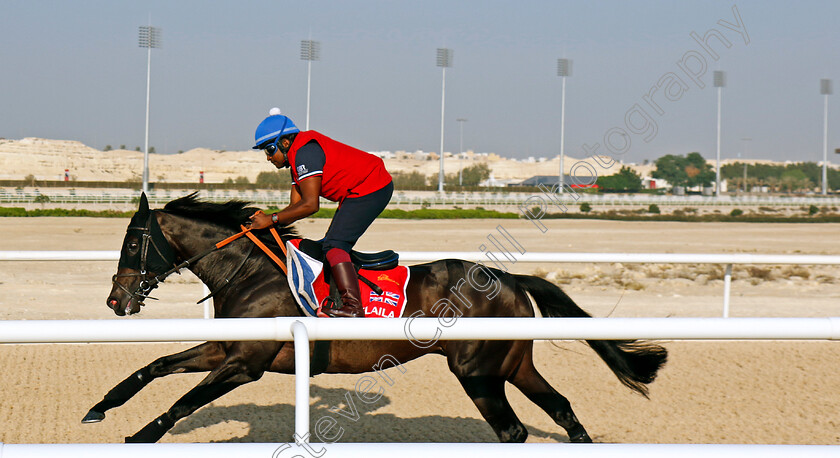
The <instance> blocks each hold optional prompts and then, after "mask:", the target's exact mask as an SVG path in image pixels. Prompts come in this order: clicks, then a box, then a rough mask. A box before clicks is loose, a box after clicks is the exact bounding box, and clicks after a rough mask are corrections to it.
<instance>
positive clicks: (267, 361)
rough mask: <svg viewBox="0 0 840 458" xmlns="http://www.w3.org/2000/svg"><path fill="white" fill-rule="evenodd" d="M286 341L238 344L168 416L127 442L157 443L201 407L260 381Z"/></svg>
mask: <svg viewBox="0 0 840 458" xmlns="http://www.w3.org/2000/svg"><path fill="white" fill-rule="evenodd" d="M283 344H284V342H237V343H234V344H233V345H232V346H231V348H230V350H229V351H228V352H227V356H226V357H225V359H224V361H223V362H222V363H221V364H220V365H219V366H218V367H216V368H215V369H213V370H212V371H211V372H210V374H208V375H207V377H206V378H205V379H204V380H202V381H201V383H199V384H198V385H196V387H195V388H193V389H191V390H190V391H189V392H187V394H185V395H184V396H183V397H182V398H181V399H179V400H178V401H177V402H176V403H175V404H173V405H172V407H170V408H169V410H168V411H166V413H164V414H163V415H161V416H159V417H158V418H156V419H155V420H154V421H152V422H151V423H149V424H148V425H146V426H145V427H143V429H141V430H140V431H138V432H137V433H136V434H135V435H133V436H131V437H126V438H125V441H126V442H143V443H151V442H157V441H158V440H159V439H160V438H161V437H163V435H164V434H166V432H167V431H169V430H170V429H172V427H173V426H175V422H177V421H178V420H180V419H182V418H184V417H186V416H188V415H190V414H192V413H193V412H195V411H196V410H198V409H199V408H200V407H202V406H204V405H205V404H208V403H210V402H212V401H214V400H216V399H218V398H220V397H221V396H223V395H225V394H227V393H229V392H230V391H232V390H233V389H234V388H236V387H238V386H240V385H244V384H246V383H249V382H253V381H255V380H259V378H260V377H262V375H263V373H265V371H266V370H268V368H269V366H270V365H271V361H272V360H273V359H274V356H275V355H276V354H277V352H279V351H280V349H281V348H282V347H283Z"/></svg>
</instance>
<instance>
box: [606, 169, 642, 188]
mask: <svg viewBox="0 0 840 458" xmlns="http://www.w3.org/2000/svg"><path fill="white" fill-rule="evenodd" d="M596 184H597V185H598V186H599V187H600V188H601V189H602V190H603V191H605V192H639V191H640V190H641V189H642V177H640V176H639V174H637V173H636V172H634V171H633V169H631V168H630V167H622V168H621V170H619V171H618V173H616V174H615V175H609V176H605V177H598V178H597V180H596Z"/></svg>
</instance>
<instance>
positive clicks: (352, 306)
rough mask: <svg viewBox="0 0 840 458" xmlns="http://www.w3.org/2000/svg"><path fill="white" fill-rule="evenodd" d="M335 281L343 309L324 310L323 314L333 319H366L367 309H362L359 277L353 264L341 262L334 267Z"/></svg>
mask: <svg viewBox="0 0 840 458" xmlns="http://www.w3.org/2000/svg"><path fill="white" fill-rule="evenodd" d="M332 274H333V280H335V286H336V287H337V288H338V292H339V294H341V308H339V309H331V308H328V309H324V310H323V312H324V313H326V314H327V315H329V316H332V317H343V318H364V316H365V309H364V307H362V301H361V296H362V294H361V293H360V292H359V277H358V276H357V275H356V268H355V267H353V263H352V262H340V263H338V264H336V265H334V266H332Z"/></svg>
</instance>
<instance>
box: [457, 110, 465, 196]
mask: <svg viewBox="0 0 840 458" xmlns="http://www.w3.org/2000/svg"><path fill="white" fill-rule="evenodd" d="M456 121H458V131H459V138H460V141H459V145H460V148H459V149H458V155H459V156H462V155H463V154H464V123H465V122H467V118H458V119H456ZM458 164H459V167H458V186H463V185H464V158H463V157H459V158H458Z"/></svg>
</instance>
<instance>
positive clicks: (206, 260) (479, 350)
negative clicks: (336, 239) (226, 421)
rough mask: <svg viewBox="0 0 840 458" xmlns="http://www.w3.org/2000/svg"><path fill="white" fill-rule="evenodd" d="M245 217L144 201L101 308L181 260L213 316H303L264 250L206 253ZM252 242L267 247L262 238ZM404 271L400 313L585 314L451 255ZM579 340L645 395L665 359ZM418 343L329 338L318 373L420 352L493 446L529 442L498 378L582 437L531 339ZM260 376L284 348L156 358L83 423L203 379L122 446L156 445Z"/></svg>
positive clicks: (123, 300)
mask: <svg viewBox="0 0 840 458" xmlns="http://www.w3.org/2000/svg"><path fill="white" fill-rule="evenodd" d="M255 211H256V208H252V207H248V206H247V203H246V202H240V201H230V202H227V203H223V204H217V203H210V202H205V201H201V200H198V199H196V197H195V194H191V195H189V196H186V197H182V198H179V199H177V200H174V201H172V202H169V203H168V204H166V206H165V207H164V208H163V209H162V210H150V209H149V207H148V202H147V200H146V197H145V195H143V196H142V197H141V202H140V208H139V210H138V211H137V213H135V214H134V217H133V218H132V220H131V223H130V224H129V227H128V231H127V233H126V237H125V241H124V242H123V246H122V251H121V256H120V261H119V267H118V270H117V274H116V275H115V276H114V279H113V282H114V287H113V289H112V290H111V293H110V295H109V297H108V300H107V304H108V306H109V307H110V308H111V309H113V311H114V312H115V313H116V314H117V315H120V316H123V315H126V314H133V313H137V312H139V311H140V306H141V305H142V302H143V299H145V297H146V296H147V295H148V293H149V291H150V290H151V289H153V288H154V286H155V285H156V283H158V281H159V280H160V276H165V275H166V274H168V273H171V271H172V270H174V269H173V267H174V266H175V265H176V264H178V263H182V265H183V264H186V263H184V261H185V260H188V261H190V262H189V265H188V268H189V269H190V270H191V271H192V272H193V273H195V274H196V275H197V276H198V278H199V279H201V281H202V282H204V283H205V284H206V285H207V286H208V287H209V288H210V290H211V291H214V292H216V293H215V299H214V304H215V316H216V317H225V318H233V317H251V318H257V317H277V316H298V315H301V312H300V310H299V309H298V306H297V305H296V303H295V300H294V298H293V296H292V292H291V290H290V289H289V286H288V283H287V279H286V277H285V275H284V274H283V272H282V271H281V270H280V269H278V268H277V266H276V265H274V264H273V263H272V262H271V261H270V260H269V258H268V257H267V256H266V255H264V254H263V253H262V252H260V251H259V250H256V251H253V250H252V248H253V243H252V242H251V241H249V240H247V239H245V238H242V239H239V240H236V241H234V242H231V243H230V244H229V245H227V246H225V247H224V248H221V249H214V244H216V243H217V242H219V241H220V240H222V239H225V238H227V237H230V236H232V235H233V234H235V233H237V232H239V230H240V224H241V223H243V222H244V221H247V219H248V216H250V215H252V214H253V213H254V212H255ZM279 229H280V230H279V232H280V235H281V237H282V238H283V239H284V240H285V239H288V238H292V237H295V234H294V231H293V229H292V228H291V227H285V228H279ZM255 232H256V231H255ZM260 238H261V239H262V240H263V242H264V243H265V244H266V245H268V246H270V247H273V248H277V243H276V242H274V240H272V238H271V237H269V236H268V235H267V234H262V235H261V236H260ZM410 269H411V271H410V275H411V282H410V284H409V287H408V290H407V297H408V304H407V307H406V311H405V316H410V315H412V314H413V313H417V312H418V311H421V312H422V314H423V315H424V316H429V317H434V316H437V317H443V318H448V319H451V318H452V317H453V315H462V316H465V317H533V316H534V310H533V308H532V305H531V301H530V300H529V298H528V295H529V294H530V296H531V297H533V299H534V302H535V303H536V307H537V308H539V310H540V312H541V313H542V315H543V316H544V317H546V319H550V317H580V318H585V317H589V315H588V314H587V313H586V312H585V311H583V310H582V309H581V308H580V307H578V306H577V305H576V304H575V303H574V302H573V301H572V300H571V299H570V298H569V297H568V296H567V295H566V294H565V293H564V292H563V291H561V290H560V288H558V287H557V286H555V285H554V284H552V283H550V282H548V281H545V280H543V279H541V278H538V277H533V276H527V275H512V274H508V273H505V272H502V271H500V270H497V269H491V268H487V267H484V266H482V265H481V264H474V263H471V262H467V261H462V260H457V259H445V260H440V261H435V262H430V263H426V264H420V265H415V266H411V267H410ZM162 274H163V275H162ZM156 276H158V277H156ZM444 299H445V300H444ZM441 304H447V306H441ZM324 319H340V320H347V326H353V319H348V318H324ZM588 343H589V345H590V347H592V349H593V350H595V352H596V353H597V354H598V355H599V356H600V357H601V358H602V359H603V360H604V362H605V363H606V364H607V365H608V366H609V368H610V369H612V371H613V373H615V375H616V376H617V377H618V379H619V380H620V381H621V383H623V384H624V385H626V386H628V387H629V388H631V389H632V390H634V391H636V392H638V393H639V394H642V395H644V396H647V386H646V385H647V384H649V383H651V382H653V380H654V379H655V377H656V373H657V371H658V370H659V369H660V368H661V367H662V366H663V365H664V364H665V361H666V358H667V352H666V350H665V349H664V348H662V347H660V346H658V345H654V344H652V343H647V342H640V341H605V340H593V341H588ZM312 345H313V347H314V346H315V345H316V344H315V343H313V344H312ZM421 347H424V345H417V344H416V343H415V342H410V341H335V342H332V343H331V347H330V350H329V353H328V355H327V356H326V357H325V361H324V363H323V364H322V365H321V370H320V371H318V373H362V372H369V371H372V370H374V369H375V368H378V367H381V366H382V365H383V364H384V362H383V359H384V358H383V357H384V356H386V355H389V357H390V358H393V360H392V361H391V362H390V363H389V364H390V365H391V366H394V365H396V364H394V362H393V361H394V360H395V361H397V362H398V363H401V362H406V361H409V360H412V359H414V358H417V357H419V356H423V355H425V354H429V353H436V354H441V355H444V356H445V357H446V359H447V362H448V365H449V369H450V370H451V371H452V373H454V374H455V376H456V377H457V378H458V380H459V381H460V382H461V385H462V386H463V388H464V391H466V393H467V395H468V396H469V397H470V398H471V399H472V401H473V402H474V403H475V405H476V407H477V408H478V410H479V412H481V415H482V416H483V417H484V419H485V420H486V421H487V422H488V423H489V424H490V426H491V427H492V428H493V431H495V433H496V435H497V436H498V437H499V440H500V441H502V442H524V441H525V438H526V437H527V435H528V433H527V431H526V429H525V426H523V424H522V423H521V422H520V421H519V419H518V418H517V417H516V414H515V413H514V412H513V409H512V408H511V406H510V404H509V403H508V401H507V399H506V397H505V382H510V383H512V384H513V385H514V386H516V387H517V388H518V389H519V390H520V391H522V393H524V394H525V396H527V397H528V399H530V400H531V401H532V402H534V403H535V404H537V405H538V406H539V407H540V408H542V409H543V410H544V411H545V412H546V413H547V414H548V415H549V416H550V417H551V418H552V419H553V420H554V421H555V423H557V424H558V425H560V426H561V427H563V428H564V429H565V430H566V432H567V433H568V435H569V439H570V440H571V441H572V442H591V439H590V437H589V435H588V434H587V432H586V430H585V429H584V427H583V426H582V425H581V424H580V422H579V421H578V419H577V418H576V417H575V414H574V413H573V412H572V408H571V405H570V404H569V401H568V400H567V399H566V398H565V397H563V396H562V395H561V394H560V393H558V392H557V391H555V390H554V388H552V387H551V385H549V384H548V382H546V380H545V379H544V378H543V377H542V376H541V375H540V374H539V372H537V370H536V368H535V367H534V363H533V360H532V347H533V342H532V341H528V340H526V341H493V340H486V341H443V340H441V341H437V342H433V343H432V344H429V345H428V346H427V348H421ZM377 370H378V369H377ZM266 371H271V372H279V373H284V374H293V373H294V345H293V343H292V342H206V343H203V344H201V345H198V346H196V347H193V348H190V349H188V350H185V351H182V352H180V353H176V354H173V355H169V356H164V357H162V358H159V359H157V360H155V361H154V362H152V363H151V364H149V365H148V366H146V367H143V368H142V369H140V370H138V371H137V372H135V373H134V374H132V375H130V376H129V377H128V378H126V379H125V380H123V381H122V382H120V383H119V384H118V385H117V386H115V387H114V388H113V389H112V390H111V391H110V392H108V394H106V395H105V397H104V399H103V400H102V401H101V402H99V403H98V404H96V405H95V406H93V408H91V409H90V411H89V412H88V414H87V415H86V416H85V418H84V420H83V422H86V423H92V422H97V421H100V420H102V419H104V418H105V412H106V411H107V410H109V409H111V408H114V407H117V406H121V405H122V404H124V403H125V402H126V401H128V400H129V399H130V398H131V397H132V396H134V395H135V394H137V393H138V392H139V391H140V390H141V389H143V388H144V387H145V386H146V385H147V384H148V383H149V382H151V381H152V380H153V379H155V378H158V377H164V376H166V375H170V374H176V373H183V372H209V374H208V375H207V377H206V378H204V379H203V380H202V381H201V383H199V384H198V385H197V386H195V387H194V388H193V389H192V390H190V391H189V392H188V393H186V394H185V395H184V396H183V397H182V398H181V399H179V400H178V401H177V402H175V404H174V405H172V407H171V408H170V409H169V410H168V411H166V412H165V413H163V415H161V416H160V417H158V418H157V419H155V420H153V421H152V422H150V423H149V424H148V425H146V426H145V427H144V428H143V429H141V430H140V431H139V432H137V433H136V434H135V435H133V436H131V437H128V438H126V441H127V442H156V441H157V440H158V439H160V438H161V437H162V436H163V435H164V434H165V433H166V432H167V431H168V430H169V429H171V428H172V427H173V426H174V425H175V422H177V421H178V420H179V419H181V418H184V417H186V416H188V415H190V414H192V413H193V412H195V411H196V410H197V409H199V408H200V407H202V406H204V405H206V404H208V403H210V402H211V401H213V400H215V399H217V398H219V397H220V396H222V395H224V394H226V393H228V392H230V391H231V390H233V389H234V388H236V387H238V386H240V385H242V384H245V383H248V382H253V381H255V380H258V379H259V378H260V377H261V376H262V375H263V374H264V373H265V372H266Z"/></svg>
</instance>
